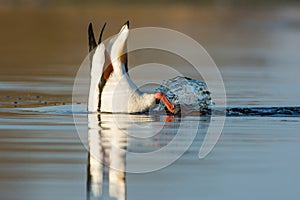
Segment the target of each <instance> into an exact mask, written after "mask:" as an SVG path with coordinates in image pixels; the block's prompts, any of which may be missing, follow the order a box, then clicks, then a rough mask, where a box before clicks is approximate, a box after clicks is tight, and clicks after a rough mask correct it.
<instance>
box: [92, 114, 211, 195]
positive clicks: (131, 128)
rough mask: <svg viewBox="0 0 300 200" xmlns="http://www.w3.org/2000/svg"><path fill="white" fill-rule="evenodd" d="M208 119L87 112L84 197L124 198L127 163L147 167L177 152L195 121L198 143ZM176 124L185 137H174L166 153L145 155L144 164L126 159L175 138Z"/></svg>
mask: <svg viewBox="0 0 300 200" xmlns="http://www.w3.org/2000/svg"><path fill="white" fill-rule="evenodd" d="M209 119H210V117H201V120H200V118H199V116H198V117H196V116H194V117H192V116H187V117H183V119H182V120H181V118H179V117H174V116H159V115H158V116H155V115H125V114H88V127H89V129H88V144H89V163H88V166H89V174H88V186H87V195H88V199H89V200H92V199H118V200H124V199H126V171H128V169H126V166H127V164H128V165H129V166H130V167H132V165H136V166H135V167H133V168H134V169H139V168H143V167H145V164H147V165H150V166H151V165H152V164H151V162H158V163H160V160H166V159H167V157H170V156H172V154H175V153H174V151H180V150H181V146H185V145H186V144H185V142H186V140H188V137H189V136H188V135H189V134H190V133H189V132H190V131H189V130H192V129H194V128H195V126H194V125H195V124H197V125H198V126H197V127H196V128H198V127H199V130H198V131H197V136H196V141H197V142H199V143H198V145H199V146H200V145H201V141H202V140H203V137H204V135H205V133H206V130H207V126H208V124H209ZM199 121H201V123H200V124H199ZM147 122H148V123H147ZM195 122H196V123H195ZM145 123H146V124H145ZM149 124H150V125H149ZM145 125H146V126H147V127H145ZM138 126H141V127H138ZM180 127H181V128H182V127H184V130H185V133H184V134H185V136H183V137H179V138H176V140H177V141H176V142H175V144H176V149H174V147H173V148H172V149H169V152H162V153H161V154H158V155H159V156H156V157H155V160H153V158H152V157H151V156H149V157H148V159H146V161H147V162H148V163H142V161H141V160H134V159H132V160H131V159H130V158H128V157H130V154H131V153H132V152H134V153H145V152H152V151H156V150H160V148H162V147H164V146H166V145H168V144H169V143H170V142H171V141H172V140H175V139H174V137H175V136H176V134H177V132H178V130H179V128H180ZM142 129H143V131H140V130H142ZM170 148H171V147H170ZM126 154H128V157H126ZM128 159H129V160H128ZM130 162H133V163H130ZM162 163H163V162H162ZM153 166H155V165H153ZM130 167H129V168H130ZM163 167H166V165H165V166H163ZM136 172H139V171H136Z"/></svg>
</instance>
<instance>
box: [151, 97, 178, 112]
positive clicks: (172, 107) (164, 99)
mask: <svg viewBox="0 0 300 200" xmlns="http://www.w3.org/2000/svg"><path fill="white" fill-rule="evenodd" d="M154 97H155V98H156V99H157V100H160V101H162V102H163V103H164V104H165V106H166V107H167V109H168V111H170V112H171V113H173V114H176V111H177V109H176V106H175V105H174V104H173V103H171V102H170V101H169V100H168V98H167V97H166V96H165V95H164V94H163V93H162V92H157V93H155V94H154Z"/></svg>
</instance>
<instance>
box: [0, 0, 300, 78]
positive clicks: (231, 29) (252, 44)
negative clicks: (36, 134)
mask: <svg viewBox="0 0 300 200" xmlns="http://www.w3.org/2000/svg"><path fill="white" fill-rule="evenodd" d="M132 2H133V3H132ZM299 3H300V1H296V0H289V1H279V0H278V1H277V0H267V1H258V0H254V1H253V0H241V1H238V0H231V1H230V0H204V1H193V0H189V1H183V0H182V1H180V0H175V1H172V0H154V1H126V0H120V1H113V2H111V1H105V0H102V1H96V0H85V1H83V0H73V1H72V0H63V1H50V0H0V27H1V37H0V74H1V78H4V77H3V76H7V75H18V74H20V75H24V76H26V75H27V74H28V73H29V74H30V75H68V76H74V74H75V73H76V69H77V68H78V66H79V65H80V63H81V61H82V60H83V59H84V57H85V56H86V54H87V52H88V44H87V26H88V24H89V22H93V24H94V28H95V29H96V30H95V32H96V35H98V33H99V30H97V29H100V28H101V27H102V25H103V23H104V22H107V23H108V26H107V29H106V32H105V34H104V37H105V38H106V37H108V36H111V35H113V34H115V33H117V32H118V30H119V28H120V26H121V25H122V24H123V23H124V22H125V21H126V20H128V19H129V20H130V21H131V27H132V28H135V27H144V26H155V27H165V28H171V29H174V30H177V31H180V32H182V33H185V34H187V35H188V36H190V37H192V38H194V39H195V40H197V41H198V42H199V43H200V44H201V45H203V46H204V47H205V48H206V49H207V51H208V52H209V53H210V54H211V56H212V57H213V59H214V60H215V62H216V63H217V65H218V66H224V65H238V66H240V65H254V66H263V65H272V64H273V63H276V64H280V63H281V64H282V62H283V63H284V64H289V65H292V64H296V63H300V62H299V60H298V59H299V56H298V55H299V47H300V34H299V33H300V12H299V11H300V6H299V5H300V4H299Z"/></svg>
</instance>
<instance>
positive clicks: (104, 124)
mask: <svg viewBox="0 0 300 200" xmlns="http://www.w3.org/2000/svg"><path fill="white" fill-rule="evenodd" d="M294 9H295V8H293V9H290V10H289V9H288V10H287V11H286V12H284V10H280V11H278V10H275V11H273V13H272V14H270V13H268V12H267V11H264V12H262V13H264V15H262V14H261V13H260V12H259V11H257V12H255V13H256V14H257V15H254V14H253V15H251V16H247V17H244V18H243V17H241V18H239V20H237V21H235V20H232V21H228V20H229V19H231V18H230V17H229V16H231V15H225V16H227V17H226V18H225V19H226V21H227V22H228V23H229V22H230V23H229V24H227V25H226V26H225V25H224V24H222V23H221V21H222V20H223V17H222V20H221V17H220V15H219V14H218V13H217V14H216V13H215V14H214V15H213V14H212V15H213V16H214V17H215V18H216V19H215V21H214V20H212V21H210V22H211V23H210V24H207V23H205V22H203V21H201V20H199V19H202V17H201V18H200V17H199V15H201V16H202V15H204V16H207V15H208V14H205V13H202V14H198V12H195V13H193V12H192V13H189V15H188V14H187V13H185V12H183V14H182V15H180V16H179V15H176V19H177V20H176V21H178V20H182V22H186V23H180V24H184V25H185V27H181V28H182V29H183V30H186V32H185V33H190V35H192V36H195V38H197V39H198V40H201V41H207V43H208V44H206V46H207V47H208V48H209V49H208V50H209V52H210V53H211V54H212V56H213V57H214V58H215V60H216V62H217V64H218V65H220V70H221V73H222V76H223V79H224V81H225V86H226V90H227V104H228V106H229V108H230V109H231V110H229V111H231V113H230V112H229V114H228V116H227V117H226V122H225V126H224V129H223V132H222V135H221V136H220V138H219V140H218V142H217V144H216V146H215V147H214V148H213V150H212V152H211V153H210V154H209V155H208V156H207V157H205V158H204V159H199V157H198V153H199V149H200V146H201V144H202V143H203V141H204V140H205V136H206V131H207V128H208V126H209V124H210V123H211V120H212V119H211V118H210V117H209V116H201V117H200V116H197V115H184V116H182V118H179V117H178V116H177V117H170V116H166V115H155V114H153V113H151V114H150V115H125V114H123V115H110V114H101V115H100V116H97V115H93V114H91V115H86V114H84V112H78V113H77V117H78V118H79V119H81V121H80V123H78V124H77V127H76V126H75V124H74V120H73V113H72V109H71V105H70V104H71V97H70V94H71V90H72V84H73V77H74V72H73V71H74V69H76V68H77V67H78V63H79V62H80V60H81V58H80V59H79V58H78V57H80V56H76V55H78V54H76V53H75V54H73V53H74V52H73V53H72V51H71V53H70V52H68V51H67V52H68V53H66V54H63V55H64V56H62V57H58V58H55V57H56V54H55V55H52V54H50V55H49V54H48V55H47V56H45V55H46V53H42V52H41V54H40V57H39V59H38V60H35V59H33V60H30V59H29V57H28V52H27V51H24V49H23V51H22V48H25V47H24V46H20V49H17V50H16V52H25V55H23V56H20V57H21V58H23V59H18V60H16V61H14V64H12V65H14V66H19V68H17V67H16V68H13V67H11V66H10V67H6V66H7V65H8V63H9V62H8V60H12V57H9V56H8V57H5V58H3V59H2V61H0V62H1V68H0V69H1V72H2V75H1V83H0V99H1V100H0V102H1V105H0V109H1V110H0V116H1V118H0V199H20V198H22V199H24V200H26V199H28V200H35V199H39V200H40V199H72V200H75V199H127V200H134V199H145V200H147V199H173V200H177V199H212V200H213V199H283V198H286V199H297V198H299V196H300V192H299V189H298V186H299V184H300V173H299V172H298V170H299V168H300V162H299V159H298V158H299V155H298V154H299V153H298V152H299V150H300V145H299V143H300V137H299V132H298V131H299V128H300V123H299V121H300V119H299V99H300V93H299V90H298V86H299V84H300V81H299V79H298V74H299V67H298V63H299V55H298V52H300V51H299V45H298V41H300V40H299V39H300V38H299V35H300V34H299V28H298V26H297V20H295V19H298V14H297V13H299V12H295V13H296V14H294V15H293V14H291V13H294V12H289V11H291V10H292V11H293V10H294ZM141 10H142V9H141ZM296 10H297V9H296ZM183 11H186V8H185V9H183ZM73 12H74V10H71V11H70V10H69V11H68V12H66V13H64V14H62V13H61V11H59V10H56V11H55V12H54V13H55V14H56V15H55V16H56V17H59V16H66V18H64V20H65V21H63V22H61V23H62V24H64V25H65V24H68V27H66V29H64V28H62V27H60V28H61V31H62V32H63V33H64V34H65V35H68V34H67V33H69V31H71V32H72V33H73V34H74V32H76V31H72V30H73V29H74V27H76V26H79V25H78V23H79V24H80V23H81V22H82V21H80V20H79V19H78V18H79V17H78V16H80V19H81V18H82V17H83V18H84V16H91V15H92V14H93V13H94V14H95V13H98V11H97V12H96V11H94V12H92V13H91V12H87V13H85V12H84V13H83V14H82V15H76V16H75V15H74V13H73ZM139 12H142V11H137V13H136V15H138V16H139ZM157 12H158V14H157V13H156V14H157V15H153V16H154V19H153V20H154V21H147V20H146V19H145V18H144V20H145V21H146V22H144V23H142V24H141V25H144V26H145V25H151V23H153V24H152V25H155V24H156V23H160V24H161V26H169V27H172V26H173V24H172V22H173V21H174V19H173V20H169V21H166V22H161V17H159V16H162V14H161V13H160V10H158V11H157ZM163 12H166V11H165V10H163ZM170 12H171V13H172V12H174V13H177V8H176V9H173V10H172V9H171V11H170ZM220 12H221V13H222V11H220ZM51 13H52V11H51V12H50V11H47V12H46V13H44V14H41V13H40V14H37V13H34V12H33V13H31V12H28V11H22V12H21V13H20V14H21V15H22V16H23V17H24V20H25V22H26V19H27V20H28V21H32V19H33V18H37V16H38V17H39V18H38V19H45V18H46V17H45V16H48V15H50V16H52V14H51ZM131 13H133V12H131ZM159 13H160V14H159ZM174 13H173V15H172V16H174ZM1 14H2V15H5V16H9V14H7V12H3V13H1ZM95 15H96V14H95ZM121 15H122V14H121ZM132 15H134V14H132ZM236 15H238V16H239V14H237V13H236ZM236 15H234V16H236ZM12 16H15V15H12ZM184 16H185V17H184ZM189 16H190V17H189ZM222 16H223V15H222ZM259 16H261V17H262V19H261V18H260V20H259V21H257V19H256V18H257V17H259ZM156 17H157V19H156ZM74 18H76V19H78V23H76V26H75V25H73V24H74V23H73V24H72V23H69V22H72V21H73V22H74V20H75V19H74ZM86 18H88V17H85V18H84V19H86ZM120 18H122V17H120ZM2 19H3V18H2ZM14 19H15V18H13V19H12V20H14ZM138 19H140V18H138ZM81 20H82V19H81ZM155 20H156V21H155ZM83 21H84V20H83ZM124 21H125V20H124ZM50 22H55V23H50V25H49V24H48V25H47V26H46V27H48V28H46V29H42V28H41V30H40V31H41V32H43V33H44V34H46V32H48V31H50V30H52V29H51V27H52V28H53V27H56V26H55V24H56V22H57V23H59V24H60V20H57V19H56V20H54V19H52V18H50ZM67 22H68V23H67ZM84 22H85V21H84ZM114 22H115V23H116V20H115V21H114ZM168 22H169V23H168ZM196 22H197V23H200V25H201V26H200V25H199V26H195V24H196ZM291 22H294V23H291ZM32 23H33V24H34V23H37V24H38V25H39V26H43V25H42V24H43V23H38V22H37V21H33V22H30V23H29V22H28V24H29V25H30V26H31V27H34V25H32ZM82 23H83V22H82ZM138 23H139V22H137V24H138ZM140 23H141V22H140ZM231 23H233V25H232V24H231ZM51 24H52V25H51ZM86 24H87V23H86ZM120 24H121V23H120ZM177 25H178V23H176V26H177ZM235 25H240V26H235ZM174 26H175V25H174ZM223 26H224V27H223ZM228 26H229V28H231V29H230V30H231V31H228ZM196 27H201V30H202V31H200V32H201V33H202V36H201V37H200V36H197V34H196V33H199V30H198V29H197V28H196ZM203 27H206V28H207V29H205V30H203ZM236 27H239V28H236ZM20 28H21V30H23V29H24V30H26V31H27V32H30V30H27V29H25V28H24V27H23V26H22V27H20ZM69 28H70V29H71V30H67V29H69ZM80 28H81V27H80ZM8 29H14V28H12V27H8ZM76 30H77V29H76ZM183 30H182V31H183ZM183 32H184V31H183ZM220 32H221V33H224V34H223V36H222V37H220V34H219V33H220ZM25 33H26V32H24V35H23V36H22V37H25V36H26V35H25ZM50 33H52V34H54V32H50ZM245 33H248V34H247V36H248V37H247V39H245V36H244V35H243V34H245ZM3 34H5V32H4V33H3ZM199 35H201V34H199ZM203 35H204V36H203ZM205 35H206V36H205ZM241 35H242V36H241ZM6 36H7V35H6ZM81 36H82V37H84V34H82V35H80V36H78V38H81ZM56 37H57V38H62V37H58V35H55V34H54V35H53V36H52V37H51V39H52V41H54V43H52V44H51V45H53V46H51V45H49V49H50V50H53V51H51V52H52V53H53V52H56V50H57V51H59V52H60V53H61V52H64V51H65V50H61V49H60V47H61V46H64V47H65V46H68V45H70V44H71V40H72V41H73V39H72V37H75V36H70V37H66V38H67V41H64V42H63V44H65V45H62V42H61V41H60V40H58V39H57V38H56ZM76 37H77V36H76ZM202 37H204V38H202ZM14 38H15V37H14ZM201 38H202V39H201ZM222 38H223V39H222ZM82 40H83V39H82ZM41 41H43V40H41V39H40V38H39V37H37V38H36V40H35V42H37V43H38V44H39V43H41ZM55 41H59V42H58V43H57V44H56V43H55ZM84 42H86V41H84ZM84 42H81V43H80V42H79V44H72V45H71V47H72V48H70V49H73V48H74V47H75V48H74V49H76V50H74V51H75V52H77V51H81V50H82V52H85V50H87V49H83V48H82V46H84V45H85V43H84ZM24 43H25V46H28V45H29V43H28V41H27V40H25V41H24ZM3 44H6V43H5V41H3ZM32 45H33V46H35V47H38V46H37V44H32ZM77 47H78V48H77ZM12 49H13V45H12V46H9V47H8V49H7V50H8V51H12ZM37 49H39V48H32V49H29V51H31V53H38V50H37ZM70 49H68V50H70ZM78 49H79V50H78ZM3 52H4V51H3ZM48 53H49V52H48ZM77 53H78V52H77ZM70 57H71V58H72V59H74V60H75V61H76V62H75V61H74V63H76V64H74V63H71V64H70V63H69V64H68V59H69V58H70ZM50 58H54V61H53V60H51V61H53V62H54V63H55V62H57V63H56V64H54V65H50V66H49V65H45V62H46V63H48V62H50V61H49V60H47V59H50ZM63 59H65V60H63ZM76 59H77V60H76ZM23 60H25V61H28V62H27V63H28V65H30V66H29V67H24V63H23ZM62 60H63V61H62ZM30 61H31V62H32V63H30ZM64 62H66V63H67V64H65V63H64ZM62 63H64V64H62ZM220 63H221V64H220ZM34 64H36V65H37V66H39V67H38V68H36V67H33V66H34ZM75 71H76V70H75ZM188 73H189V72H187V74H188ZM15 102H16V103H15ZM75 106H77V107H78V108H81V109H83V110H84V108H85V104H84V102H77V104H75ZM246 108H251V109H250V110H249V109H246ZM274 110H275V111H280V113H278V112H274ZM265 113H267V114H265ZM240 115H242V116H240ZM99 119H100V121H101V124H100V125H101V128H100V125H99V121H98V120H99ZM179 126H180V127H182V128H183V133H184V134H185V135H184V136H183V137H180V138H179V139H178V140H177V143H176V146H177V147H176V148H174V149H173V151H172V153H171V154H160V155H158V156H156V157H154V158H152V159H151V160H150V161H148V162H138V161H135V162H133V161H134V160H133V161H132V160H129V156H128V154H124V153H122V152H120V151H118V149H119V148H121V149H122V148H126V149H127V150H128V151H129V152H139V153H147V152H152V151H155V150H158V149H160V148H162V147H165V146H166V145H167V144H169V142H170V141H171V140H172V139H173V138H174V137H175V135H176V134H177V131H178V127H179ZM198 126H199V129H198V131H197V132H196V137H195V139H194V140H193V142H192V144H191V146H190V147H189V148H188V150H187V151H185V153H184V154H183V156H181V157H180V158H179V159H178V160H177V161H176V162H174V163H173V164H172V165H170V166H168V167H166V168H163V169H160V170H158V171H154V172H150V173H142V174H133V173H124V172H122V170H128V169H129V168H130V167H139V169H141V168H142V169H144V168H147V167H149V166H152V165H155V164H157V163H161V162H164V161H166V160H168V159H169V158H170V156H172V155H173V153H176V152H180V151H179V150H180V149H181V148H182V147H184V146H185V145H186V144H187V143H188V141H187V138H191V137H193V135H192V133H193V131H194V130H195V127H198ZM88 127H89V129H88ZM161 127H163V128H162V131H161V132H159V134H156V135H155V136H153V137H150V138H148V137H149V136H152V135H151V134H153V130H154V131H157V130H159V129H160V128H161ZM76 128H77V129H76ZM77 130H79V133H82V134H78V132H77ZM99 132H101V134H99ZM135 136H139V137H141V136H143V137H144V138H145V139H138V138H137V137H135ZM111 144H113V145H111ZM86 146H88V147H89V148H90V150H91V152H92V153H93V155H94V156H91V154H89V153H88V151H87V150H86ZM97 158H100V159H101V160H102V161H103V163H105V165H102V164H101V163H99V162H97V160H95V159H97ZM109 165H111V166H113V167H114V168H117V169H120V170H121V171H117V170H114V169H113V168H109V167H108V166H109Z"/></svg>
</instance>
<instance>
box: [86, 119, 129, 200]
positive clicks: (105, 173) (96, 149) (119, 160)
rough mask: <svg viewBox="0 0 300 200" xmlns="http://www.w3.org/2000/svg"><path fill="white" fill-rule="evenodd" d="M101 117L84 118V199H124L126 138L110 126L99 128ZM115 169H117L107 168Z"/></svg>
mask: <svg viewBox="0 0 300 200" xmlns="http://www.w3.org/2000/svg"><path fill="white" fill-rule="evenodd" d="M100 121H101V115H97V114H89V115H88V124H89V131H88V138H89V164H88V166H89V174H88V176H89V178H88V186H87V190H88V192H87V195H88V198H87V199H89V200H93V199H117V200H125V198H126V185H125V184H126V183H125V181H126V178H125V153H124V152H121V151H119V149H126V146H127V144H126V135H124V134H123V132H122V131H121V130H120V129H118V127H117V126H116V125H115V124H114V123H113V121H112V123H110V125H111V126H110V127H109V128H108V129H105V128H104V127H102V126H101V123H100ZM111 165H113V166H117V167H118V169H114V168H112V167H110V166H111Z"/></svg>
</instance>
